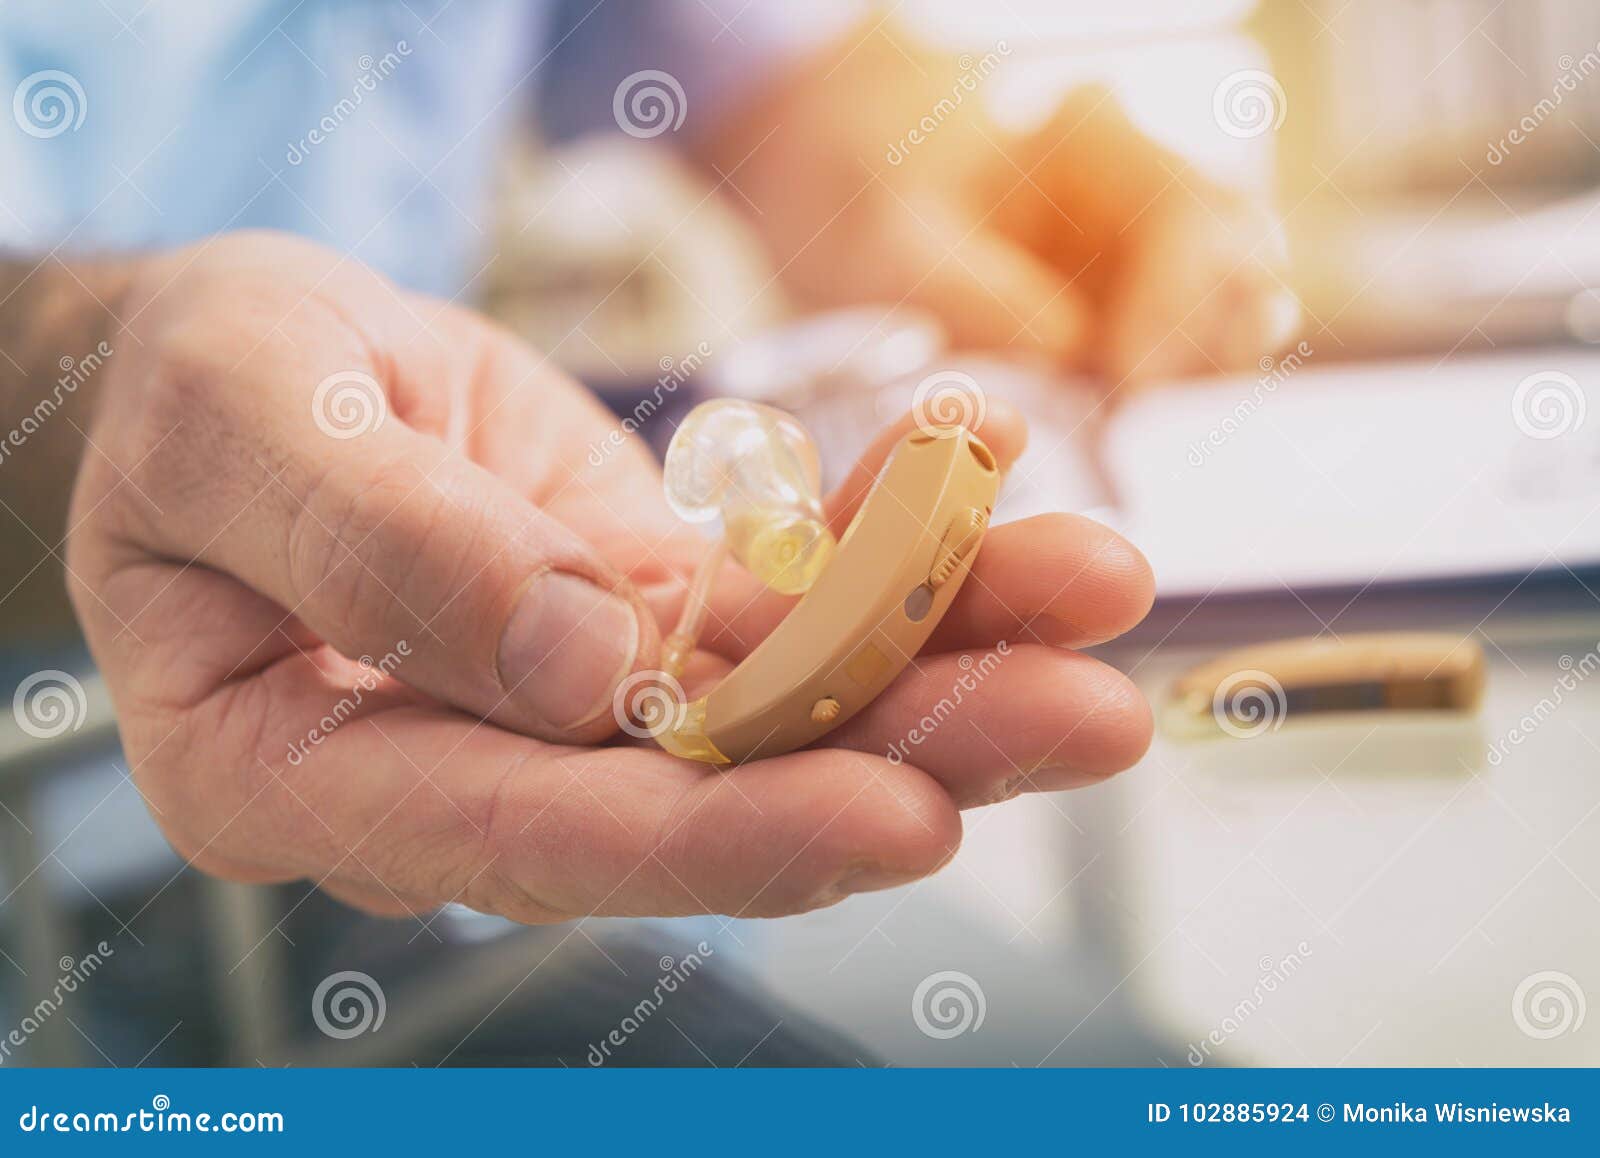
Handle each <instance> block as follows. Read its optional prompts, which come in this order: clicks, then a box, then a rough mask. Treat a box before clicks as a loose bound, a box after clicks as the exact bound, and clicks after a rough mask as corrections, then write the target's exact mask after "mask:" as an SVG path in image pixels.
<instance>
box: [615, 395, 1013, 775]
mask: <svg viewBox="0 0 1600 1158" xmlns="http://www.w3.org/2000/svg"><path fill="white" fill-rule="evenodd" d="M820 473H821V472H820V470H819V465H818V457H817V451H816V447H815V446H814V445H813V443H812V441H811V439H810V437H809V436H808V435H807V434H806V432H805V430H804V429H803V428H802V427H801V426H800V424H799V423H798V422H796V421H795V420H794V419H793V418H792V417H790V416H789V415H787V414H785V413H784V412H783V411H781V410H776V409H773V408H772V407H770V406H762V405H759V404H757V403H753V402H745V401H742V400H738V399H718V400H716V401H712V402H706V403H702V404H701V405H700V406H697V407H696V408H695V409H694V410H693V411H691V412H690V414H689V416H688V417H687V418H686V419H685V420H684V422H683V423H682V425H680V426H679V428H678V430H677V433H676V434H675V435H674V436H673V439H672V443H671V445H670V446H669V447H668V448H667V457H666V466H665V481H664V485H665V488H666V494H667V501H668V502H669V503H670V504H671V506H672V508H673V510H674V511H676V512H677V513H678V514H679V515H680V516H681V517H682V518H684V519H686V520H688V521H691V522H709V521H711V520H713V519H716V518H718V517H720V518H721V520H722V528H723V542H722V544H721V545H719V546H717V547H715V548H713V549H712V550H711V552H710V553H709V555H708V557H707V559H706V560H705V561H704V562H703V563H702V565H701V567H700V569H699V571H698V573H697V574H696V576H695V579H694V581H693V583H692V584H691V587H690V591H689V595H688V598H687V600H686V601H685V604H684V609H683V613H682V615H681V617H680V618H679V621H678V625H677V628H676V629H675V630H674V631H673V632H672V634H671V635H669V636H668V637H667V639H666V640H665V641H664V644H663V648H662V652H663V659H662V666H663V670H664V672H665V674H666V675H667V676H669V677H671V678H672V680H674V681H675V680H676V679H677V677H679V676H680V675H682V674H683V667H684V665H685V664H686V663H687V661H688V658H689V656H690V654H691V653H692V652H693V651H694V647H695V643H696V641H697V640H698V639H699V636H700V631H701V629H702V627H703V625H704V622H705V617H706V602H707V599H708V597H709V592H710V588H711V585H712V583H713V581H714V580H715V578H716V574H717V572H718V571H719V570H720V568H721V566H722V564H723V562H724V559H725V556H726V555H728V554H731V555H732V556H733V558H734V559H735V560H737V561H738V562H739V563H740V564H741V565H743V566H744V567H745V568H746V569H747V570H749V571H750V573H751V574H753V575H755V576H756V577H757V578H759V579H760V580H761V581H762V582H763V583H765V584H766V585H767V586H768V587H770V588H772V589H773V590H775V591H780V592H784V593H786V594H801V593H803V595H802V598H801V599H800V601H799V603H797V604H796V605H795V606H794V607H793V609H791V610H790V612H789V614H788V616H787V617H785V619H784V620H783V622H782V623H780V624H779V625H778V626H777V628H775V629H774V630H773V632H772V634H771V635H769V636H768V637H767V638H766V639H765V640H763V641H762V642H761V644H760V645H758V646H757V647H756V648H755V650H753V651H752V652H751V653H750V654H749V655H748V656H746V657H745V659H744V661H743V662H741V663H740V664H739V666H738V667H736V668H735V669H734V670H733V671H732V672H731V673H729V674H728V675H727V676H726V677H725V678H724V679H723V680H722V681H721V682H720V683H718V684H717V685H716V687H714V688H712V689H711V691H709V692H708V693H706V694H705V695H704V696H701V697H700V698H699V699H697V700H694V701H693V702H691V703H681V702H671V703H668V702H667V701H666V700H665V699H663V698H652V699H650V700H648V701H647V705H648V706H649V708H650V711H649V713H648V716H647V719H646V721H645V722H646V724H647V725H648V726H649V728H650V731H651V733H652V734H653V735H654V736H655V738H656V740H657V742H658V743H659V744H660V745H661V746H662V747H663V748H665V749H666V750H667V751H669V752H672V753H674V754H676V755H678V756H683V757H686V758H688V759H691V760H701V761H705V762H707V763H713V764H729V763H742V762H743V761H745V760H750V759H758V758H761V757H766V756H776V755H779V754H781V753H783V752H788V751H792V750H793V749H795V748H799V747H802V746H803V745H805V744H809V743H811V742H812V741H814V740H816V739H818V738H819V737H821V736H823V735H825V734H826V733H827V732H828V731H830V730H831V729H833V728H836V727H838V726H839V725H840V724H842V723H844V722H845V721H846V720H848V719H850V717H851V716H853V715H855V714H856V713H857V712H859V711H860V710H861V709H862V708H864V707H866V706H867V705H868V704H870V703H871V702H872V701H873V700H874V699H875V698H876V697H877V696H878V694H879V693H880V692H882V691H883V690H884V689H885V688H886V687H888V686H889V684H890V683H891V682H892V681H893V680H894V678H895V676H897V675H899V674H900V671H901V670H902V669H903V668H904V667H905V666H906V664H908V663H910V662H911V659H912V657H913V656H915V655H916V654H917V652H918V651H920V650H921V649H922V646H923V644H924V643H926V642H927V640H928V637H929V635H931V634H932V633H933V629H934V628H935V627H937V626H938V624H939V621H940V619H942V618H943V617H944V614H945V612H946V611H947V610H948V609H949V607H950V603H951V601H952V600H953V599H954V598H955V595H956V592H957V591H959V590H960V588H961V584H962V582H963V581H964V580H965V579H966V577H967V572H968V570H969V569H970V567H971V566H972V560H973V558H974V556H976V554H977V552H978V548H979V545H980V544H981V543H982V541H983V536H984V533H985V531H986V530H987V529H988V526H989V516H990V514H991V512H992V511H993V510H994V502H995V494H996V492H997V491H998V489H999V484H1000V474H999V471H998V469H997V468H996V465H995V461H994V456H993V455H992V454H991V453H990V452H989V448H988V447H986V446H985V445H984V444H983V443H982V442H981V441H980V440H979V439H978V438H977V437H976V436H975V435H974V434H973V433H972V432H971V431H969V430H967V429H965V428H964V427H960V426H941V427H926V428H921V429H918V430H916V431H913V432H912V433H910V434H908V435H906V436H905V437H904V438H902V439H901V440H900V442H899V443H898V444H897V445H896V446H895V448H894V450H893V452H892V453H891V455H890V457H889V460H888V462H887V463H886V464H885V465H884V467H883V469H882V470H881V471H880V472H879V474H878V477H877V480H876V481H875V482H874V483H873V486H872V489H871V491H870V492H869V493H868V494H867V496H866V498H865V499H864V500H863V501H862V503H861V507H860V509H859V510H858V511H857V512H856V515H855V518H854V519H853V520H852V521H851V523H850V526H849V528H848V529H847V530H846V531H845V533H844V535H843V537H842V538H840V539H839V540H838V541H837V542H835V540H834V537H833V534H832V533H831V532H830V531H829V529H828V525H827V520H826V518H825V517H824V515H823V511H822V500H821V496H820V494H819V490H820Z"/></svg>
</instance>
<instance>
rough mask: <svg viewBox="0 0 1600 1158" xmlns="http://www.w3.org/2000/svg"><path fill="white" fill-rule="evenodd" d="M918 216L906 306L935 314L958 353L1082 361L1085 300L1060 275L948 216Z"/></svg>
mask: <svg viewBox="0 0 1600 1158" xmlns="http://www.w3.org/2000/svg"><path fill="white" fill-rule="evenodd" d="M918 217H919V219H920V221H921V223H922V225H923V228H921V229H920V230H919V231H918V234H917V236H916V238H915V241H914V242H913V249H912V251H911V252H910V253H908V254H907V255H906V260H908V261H909V262H910V263H911V264H912V268H911V269H909V270H907V271H906V272H907V273H909V274H910V277H909V278H908V279H907V283H908V284H913V283H914V288H913V289H912V290H911V292H910V293H909V295H908V298H907V300H908V301H911V302H913V303H915V304H917V305H920V306H922V307H924V308H925V309H928V310H931V311H932V312H933V313H934V314H936V315H937V316H938V317H939V318H940V319H941V320H942V321H943V322H944V324H945V327H946V329H948V330H949V332H950V335H951V338H952V340H953V341H954V342H955V343H956V344H957V345H958V346H962V347H967V348H979V349H990V350H996V349H998V350H1005V349H1019V348H1020V349H1025V350H1031V351H1033V352H1036V353H1039V354H1041V355H1043V356H1045V357H1047V358H1049V359H1051V360H1052V361H1057V362H1072V361H1076V360H1077V359H1078V358H1079V357H1080V356H1081V355H1082V353H1083V351H1084V348H1085V346H1086V344H1087V341H1088V333H1089V308H1088V303H1087V299H1086V298H1085V297H1084V295H1083V294H1082V293H1081V292H1080V291H1079V290H1078V289H1076V288H1075V287H1074V286H1072V285H1071V284H1070V283H1069V281H1068V279H1067V278H1066V277H1065V276H1063V275H1062V273H1061V272H1060V271H1059V270H1057V269H1056V268H1055V267H1054V266H1052V265H1050V264H1049V263H1048V262H1046V261H1045V260H1044V259H1042V258H1041V257H1039V256H1038V255H1037V254H1034V253H1032V252H1031V251H1029V250H1027V249H1025V248H1023V247H1022V246H1020V245H1018V244H1017V243H1016V242H1015V241H1012V240H1011V239H1010V238H1007V237H1005V236H1003V235H1001V234H1000V233H998V232H995V231H994V230H991V229H989V228H987V227H985V226H983V225H978V226H977V227H976V228H974V226H973V224H972V222H971V221H970V220H969V219H968V218H967V217H966V216H965V215H962V214H960V213H958V212H955V211H954V210H953V209H949V208H943V207H941V208H939V209H936V210H931V211H925V210H923V209H919V210H918Z"/></svg>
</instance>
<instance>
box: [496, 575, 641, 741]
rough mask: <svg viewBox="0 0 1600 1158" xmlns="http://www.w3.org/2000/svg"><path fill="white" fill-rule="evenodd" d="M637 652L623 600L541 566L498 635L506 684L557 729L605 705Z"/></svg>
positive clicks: (635, 621)
mask: <svg viewBox="0 0 1600 1158" xmlns="http://www.w3.org/2000/svg"><path fill="white" fill-rule="evenodd" d="M638 652H639V617H638V616H637V615H636V614H635V612H634V609H633V606H632V605H631V604H629V603H628V602H627V600H625V599H622V598H621V597H619V596H617V595H614V594H612V593H611V592H609V591H606V590H604V589H602V588H600V587H598V586H596V585H595V584H593V583H590V582H589V581H588V580H587V579H580V578H579V577H578V576H576V575H569V574H566V573H565V572H561V571H547V572H545V573H544V574H543V575H541V576H539V577H538V578H537V579H535V580H534V581H533V583H532V584H530V585H529V587H528V590H527V591H525V592H524V593H523V595H522V600H521V602H519V603H518V604H517V608H516V610H515V611H513V612H512V613H511V622H510V623H508V624H507V625H506V631H505V635H504V636H503V637H502V638H501V640H500V661H499V662H500V677H501V679H502V680H503V681H504V682H505V686H506V690H507V691H508V692H510V693H511V694H512V695H513V696H514V697H516V698H517V699H519V700H521V702H523V703H525V704H527V705H528V706H529V707H531V708H532V709H533V711H534V712H536V713H538V716H539V718H540V719H541V720H543V721H544V722H545V723H547V724H550V725H551V726H552V727H556V728H571V727H576V726H578V725H579V724H584V723H587V722H589V721H590V720H592V719H594V718H595V717H597V716H599V715H600V714H601V713H602V712H606V711H610V709H611V697H612V694H613V692H614V691H615V689H616V686H617V684H618V683H619V682H621V680H622V677H623V676H625V675H627V674H628V672H629V671H631V670H632V669H633V664H634V660H635V659H636V657H637V655H638Z"/></svg>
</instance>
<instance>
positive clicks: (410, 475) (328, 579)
mask: <svg viewBox="0 0 1600 1158" xmlns="http://www.w3.org/2000/svg"><path fill="white" fill-rule="evenodd" d="M443 508H444V504H443V503H442V502H441V500H440V498H439V496H438V492H437V491H436V489H435V488H434V487H433V485H432V484H431V483H430V481H429V479H428V477H427V476H426V475H425V474H424V473H423V472H422V471H421V470H420V469H419V468H418V467H416V466H415V465H413V464H411V463H409V462H406V461H391V462H384V463H381V464H379V465H377V466H376V467H374V468H371V469H370V470H369V471H368V472H367V474H366V477H364V478H362V479H361V480H360V481H359V482H356V483H352V482H351V480H350V479H349V477H348V472H347V471H344V470H335V471H330V472H328V473H327V474H325V475H324V476H323V477H322V478H321V479H319V480H318V481H317V482H316V483H315V484H314V485H313V486H312V487H311V488H310V490H309V492H308V494H307V497H306V499H305V500H304V502H303V503H302V504H301V505H300V506H299V507H298V509H297V510H296V511H295V513H294V515H293V517H292V518H291V520H290V524H289V542H288V544H287V557H288V561H289V568H290V587H291V589H292V590H293V591H294V592H295V593H296V595H297V596H298V597H299V598H301V599H304V600H307V601H308V608H307V611H308V614H309V616H310V618H312V619H313V621H314V622H315V624H316V626H317V628H318V629H319V630H321V631H323V632H324V633H325V634H326V635H327V637H328V638H329V640H330V642H334V643H335V644H336V646H341V647H348V646H354V645H356V644H357V643H358V637H359V636H360V635H363V634H365V633H366V632H368V631H371V630H374V629H378V630H382V629H387V628H390V627H391V626H394V627H402V628H403V627H404V626H405V625H406V624H408V623H409V622H411V621H413V619H414V618H425V617H426V615H428V614H431V613H432V611H433V610H434V609H432V608H422V607H418V608H417V609H416V611H417V612H418V613H420V615H419V616H415V617H414V616H412V615H409V614H406V612H405V606H406V605H407V604H408V602H409V601H408V600H407V597H406V589H407V588H411V587H414V586H415V584H414V582H413V581H412V579H411V574H412V573H413V572H415V570H416V569H417V568H418V566H419V561H420V560H421V559H423V558H425V557H426V556H427V555H428V554H429V551H430V546H429V542H430V539H432V538H433V537H434V535H435V534H436V533H437V531H436V528H438V527H439V526H441V525H443V524H445V523H446V522H448V519H449V512H447V511H446V510H444V509H443ZM397 542H403V543H404V545H405V546H404V552H403V553H401V554H397V553H396V551H395V550H394V547H395V544H396V543H397ZM397 559H400V560H403V563H404V566H403V567H397V566H395V562H396V560H397ZM313 594H316V596H317V598H316V599H315V600H314V601H313V600H311V596H312V595H313ZM319 608H331V609H332V613H331V614H326V613H322V614H319V611H318V609H319Z"/></svg>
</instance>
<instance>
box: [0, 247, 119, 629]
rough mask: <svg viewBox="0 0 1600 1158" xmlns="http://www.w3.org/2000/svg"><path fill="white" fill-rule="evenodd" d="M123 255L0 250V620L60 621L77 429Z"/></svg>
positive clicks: (106, 361) (92, 391) (110, 345)
mask: <svg viewBox="0 0 1600 1158" xmlns="http://www.w3.org/2000/svg"><path fill="white" fill-rule="evenodd" d="M133 268H134V263H133V262H130V261H119V260H110V261H95V260H90V261H85V262H81V263H67V262H62V261H61V260H59V259H57V258H56V257H53V256H52V257H47V258H45V259H44V260H42V261H38V262H37V263H36V262H34V261H31V260H26V259H19V260H0V352H3V357H0V504H3V505H0V559H3V561H0V592H10V594H9V595H6V596H5V598H4V599H3V600H0V620H3V621H6V622H10V623H29V624H38V625H40V626H46V627H59V626H61V624H62V622H63V619H64V610H65V596H64V594H63V593H62V590H61V583H60V574H59V572H60V570H61V564H60V562H59V559H60V555H61V554H62V551H61V543H62V540H63V538H64V536H65V534H66V531H67V526H66V514H67V508H68V504H69V502H70V499H71V493H72V484H73V480H74V479H75V477H76V474H77V468H78V463H79V462H80V461H81V459H82V455H83V450H84V438H85V436H84V433H83V432H84V431H86V430H87V429H88V428H89V421H90V416H91V414H92V412H93V409H94V406H95V404H96V400H97V399H98V396H99V394H100V391H101V389H102V388H103V385H104V380H105V377H106V375H107V372H108V369H109V367H110V365H111V364H112V363H113V362H114V360H115V358H116V356H117V351H118V349H119V347H120V346H121V345H122V342H123V339H124V338H126V337H128V335H127V334H126V332H125V331H124V330H123V322H122V318H121V311H122V305H123V302H124V300H125V298H126V294H127V288H128V285H129V282H130V280H131V277H132V271H133Z"/></svg>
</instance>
